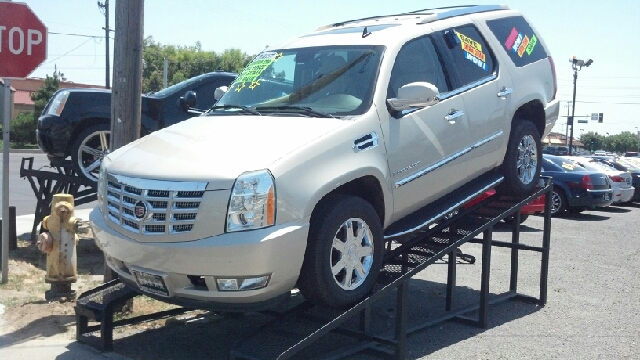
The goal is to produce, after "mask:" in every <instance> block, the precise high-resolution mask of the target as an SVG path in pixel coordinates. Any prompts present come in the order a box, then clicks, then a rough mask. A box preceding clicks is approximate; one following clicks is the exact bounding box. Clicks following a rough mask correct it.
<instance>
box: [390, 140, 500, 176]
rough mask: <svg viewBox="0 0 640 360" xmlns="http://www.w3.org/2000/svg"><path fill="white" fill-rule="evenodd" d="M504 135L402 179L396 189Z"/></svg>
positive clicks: (466, 149)
mask: <svg viewBox="0 0 640 360" xmlns="http://www.w3.org/2000/svg"><path fill="white" fill-rule="evenodd" d="M502 134H504V131H499V132H497V133H495V134H493V135H491V136H489V137H488V138H486V139H484V140H482V141H480V142H478V143H476V144H474V145H471V146H470V147H468V148H465V149H462V150H461V151H459V152H457V153H455V154H453V155H451V156H450V157H448V158H446V159H442V160H441V161H439V162H437V163H435V164H433V165H431V166H429V167H427V168H425V169H423V170H420V171H419V172H417V173H415V174H413V175H411V176H408V177H406V178H404V179H400V180H398V181H396V184H395V185H396V188H399V187H400V186H403V185H406V184H408V183H410V182H412V181H413V180H416V179H418V178H420V177H422V176H424V175H426V174H428V173H430V172H432V171H433V170H435V169H437V168H439V167H441V166H444V165H446V164H448V163H450V162H452V161H454V160H456V159H458V158H460V157H462V156H463V155H465V154H468V153H470V152H471V151H472V150H475V149H477V148H479V147H480V146H482V145H484V144H486V143H488V142H490V141H492V140H495V139H497V138H498V137H499V136H501V135H502Z"/></svg>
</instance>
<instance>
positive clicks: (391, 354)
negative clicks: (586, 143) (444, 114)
mask: <svg viewBox="0 0 640 360" xmlns="http://www.w3.org/2000/svg"><path fill="white" fill-rule="evenodd" d="M543 181H544V186H543V187H542V188H540V189H539V190H537V191H536V192H534V193H533V194H531V195H529V196H525V197H519V198H516V197H505V196H492V197H490V198H488V199H486V200H484V201H482V202H481V203H479V204H477V205H475V206H472V207H470V208H468V209H464V208H463V209H461V210H457V214H455V215H451V214H448V215H445V216H441V217H439V219H440V220H439V223H435V224H431V226H427V228H426V229H424V230H422V231H420V232H419V233H418V234H413V235H412V237H410V238H409V239H406V241H404V242H403V244H402V245H400V246H397V247H396V248H393V249H391V248H390V249H389V251H388V252H387V256H386V258H385V262H384V266H383V269H382V270H381V273H380V276H379V278H378V282H377V283H376V285H375V287H374V289H373V291H372V292H371V294H370V295H369V296H368V297H367V298H366V299H364V300H363V301H362V302H360V303H359V304H357V305H355V306H353V307H351V308H349V309H347V310H343V311H340V310H336V309H327V308H321V307H318V306H313V305H312V304H310V303H308V302H304V303H302V304H300V305H299V306H297V307H295V308H293V309H291V310H289V311H287V312H285V313H283V314H277V315H276V316H274V319H273V321H272V322H270V323H268V324H266V325H264V326H263V327H261V328H260V329H258V331H257V332H256V333H255V334H254V335H253V336H251V337H249V338H248V339H244V340H242V341H240V342H238V343H237V344H236V345H235V346H234V348H233V349H232V351H231V356H230V358H231V359H251V360H256V359H289V358H292V357H293V356H295V355H296V354H298V353H299V352H300V351H303V349H305V348H306V347H307V346H309V345H311V344H312V343H314V342H315V341H317V340H319V339H320V338H321V337H323V336H328V335H329V334H330V333H332V334H333V336H334V339H333V340H331V341H333V342H335V343H336V344H337V343H340V339H338V337H337V336H339V337H343V338H344V337H348V338H351V339H353V340H354V341H355V343H354V342H352V343H350V344H348V345H345V346H344V347H342V348H338V349H334V350H332V351H331V352H330V353H326V354H322V355H320V356H319V355H318V354H313V355H314V358H315V357H318V358H322V359H339V358H345V357H348V356H350V355H353V354H355V353H359V352H366V353H368V354H373V355H376V356H380V357H383V358H393V359H404V358H405V356H406V337H407V335H408V334H410V333H413V332H416V331H418V330H421V329H424V328H426V327H429V326H433V325H435V324H438V323H441V322H443V321H446V320H456V321H459V322H463V323H466V324H470V325H474V326H478V327H483V328H485V327H486V326H487V318H488V307H489V304H490V303H491V304H494V303H497V302H501V301H505V300H508V299H512V298H517V299H520V300H524V301H527V302H534V303H536V304H538V305H544V304H546V300H547V274H548V265H549V246H550V230H551V229H550V228H551V217H550V215H549V214H550V212H549V211H548V209H549V207H550V199H551V196H550V191H551V189H552V186H551V180H550V179H544V180H543ZM482 184H487V182H483V183H482ZM476 188H477V189H479V188H482V186H479V187H478V186H476ZM542 194H547V196H546V203H545V209H546V210H547V211H545V215H544V230H543V240H542V246H541V247H534V246H528V245H523V244H520V243H519V234H520V221H519V220H520V219H519V218H520V209H521V208H522V206H524V205H525V204H527V203H529V202H531V201H532V200H534V199H535V198H537V197H539V196H541V195H542ZM457 200H458V199H451V200H449V202H450V203H451V202H453V203H454V204H455V203H456V201H457ZM445 208H446V207H445ZM513 215H515V217H516V219H515V221H514V222H513V228H512V241H511V242H499V241H493V240H492V230H493V227H494V225H496V224H497V223H498V222H500V221H501V220H502V219H504V218H506V217H508V216H513ZM480 234H482V237H481V238H476V237H477V236H478V235H480ZM467 242H476V243H481V244H482V275H481V290H480V299H479V304H478V305H476V306H471V307H468V308H464V309H459V310H456V311H452V303H453V298H454V289H455V284H456V257H461V255H462V257H463V259H464V258H465V257H466V258H467V259H469V257H470V256H469V255H465V254H461V253H460V250H459V247H460V246H461V245H463V244H464V243H467ZM389 245H390V246H391V245H393V243H391V242H390V243H389ZM492 246H499V247H509V248H511V249H512V253H511V278H510V288H509V291H508V292H506V293H504V294H501V295H499V296H497V297H496V298H494V299H492V300H491V301H489V269H490V266H491V247H492ZM519 250H529V251H536V252H540V253H541V254H542V261H541V273H540V295H539V297H538V298H535V297H531V296H527V295H522V294H519V293H518V292H517V277H518V251H519ZM445 256H448V261H447V263H448V269H447V270H448V271H447V272H448V275H447V290H446V299H445V301H446V305H445V307H446V310H447V312H450V313H448V314H447V315H445V316H444V317H440V318H438V319H434V320H430V321H428V322H424V323H422V324H418V325H413V326H412V327H411V328H409V327H408V321H407V310H408V307H409V303H408V300H407V293H408V282H407V280H409V279H410V278H411V277H412V276H414V275H415V274H417V273H418V272H420V271H422V270H424V269H426V268H427V266H429V265H431V264H433V263H435V262H436V261H438V260H442V259H443V258H444V257H445ZM471 258H472V257H471ZM394 290H397V295H396V296H397V298H396V307H397V308H396V324H395V334H394V335H393V336H387V337H383V336H379V335H376V334H372V333H371V331H370V322H371V304H372V303H374V302H376V301H377V300H380V299H381V298H383V297H385V296H388V295H389V294H390V292H392V291H394ZM418 306H420V305H418ZM422 306H424V304H422ZM472 311H478V318H477V319H473V318H470V317H468V316H465V314H468V313H470V312H472ZM355 315H359V316H360V321H359V326H358V328H357V329H353V328H348V327H343V326H341V325H343V324H344V323H345V322H346V321H347V320H348V319H350V318H352V317H353V316H355ZM308 355H309V354H305V357H306V356H308Z"/></svg>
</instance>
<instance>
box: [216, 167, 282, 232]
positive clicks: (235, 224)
mask: <svg viewBox="0 0 640 360" xmlns="http://www.w3.org/2000/svg"><path fill="white" fill-rule="evenodd" d="M275 219H276V191H275V185H274V181H273V176H272V175H271V173H270V172H269V171H268V170H259V171H251V172H247V173H244V174H242V175H240V176H239V177H238V178H237V179H236V182H235V184H233V189H232V190H231V197H230V198H229V207H228V208H227V232H232V231H239V230H253V229H260V228H264V227H267V226H271V225H273V224H275Z"/></svg>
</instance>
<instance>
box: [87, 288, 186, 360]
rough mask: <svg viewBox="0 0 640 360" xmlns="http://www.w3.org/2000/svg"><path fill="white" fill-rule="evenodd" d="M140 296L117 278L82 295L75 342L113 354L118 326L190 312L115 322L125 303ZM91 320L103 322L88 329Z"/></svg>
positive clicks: (169, 313)
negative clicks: (114, 317) (114, 315)
mask: <svg viewBox="0 0 640 360" xmlns="http://www.w3.org/2000/svg"><path fill="white" fill-rule="evenodd" d="M137 295H140V294H138V293H137V292H135V291H133V290H132V289H131V288H128V287H126V286H125V285H124V284H123V283H121V282H120V280H118V279H116V280H112V281H110V282H108V283H104V284H102V285H100V286H98V287H96V288H94V289H91V290H89V291H87V292H85V293H83V294H82V295H80V297H79V298H78V300H77V302H76V306H75V312H76V340H78V341H80V342H82V343H85V344H89V345H92V346H94V347H96V348H98V349H100V350H102V351H112V350H113V329H114V328H115V327H118V326H125V325H130V324H136V323H141V322H144V321H149V320H157V319H162V318H166V317H170V316H175V315H179V314H183V313H185V312H186V311H189V310H190V309H185V308H176V309H171V310H166V311H161V312H157V313H154V314H149V315H141V316H137V317H134V318H130V319H123V320H119V321H114V320H113V314H114V313H115V312H116V311H117V310H118V309H119V308H120V307H122V305H123V304H125V303H126V302H127V301H129V300H131V299H133V298H134V297H136V296H137ZM89 320H94V321H97V322H100V325H93V326H89ZM98 330H99V331H100V336H99V337H96V336H93V333H94V332H97V331H98Z"/></svg>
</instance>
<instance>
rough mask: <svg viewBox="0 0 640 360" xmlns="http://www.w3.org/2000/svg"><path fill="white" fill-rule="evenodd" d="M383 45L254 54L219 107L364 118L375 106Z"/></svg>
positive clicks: (330, 47)
mask: <svg viewBox="0 0 640 360" xmlns="http://www.w3.org/2000/svg"><path fill="white" fill-rule="evenodd" d="M382 52H383V47H382V46H326V47H310V48H300V49H286V50H273V51H271V50H269V51H265V52H263V53H261V54H259V55H258V56H256V57H255V58H254V59H253V61H251V63H249V65H247V67H246V68H245V69H244V70H243V71H242V73H241V74H240V75H239V76H238V77H237V78H236V80H235V81H234V82H233V84H231V86H230V87H229V90H228V91H227V92H226V93H225V94H224V96H223V97H222V98H221V99H220V100H219V101H218V103H216V105H218V106H225V105H226V106H227V108H226V110H227V111H237V110H233V109H232V108H231V107H233V106H244V107H250V108H254V109H256V110H258V111H259V112H260V113H261V114H265V113H283V112H286V113H292V112H293V113H300V114H303V115H304V114H305V113H306V114H309V110H311V111H314V112H317V113H324V114H327V115H332V116H345V115H360V114H363V113H365V112H366V111H367V109H368V108H369V107H370V106H371V102H372V97H373V89H374V82H375V80H376V77H377V74H378V66H379V63H380V59H381V58H382Z"/></svg>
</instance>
